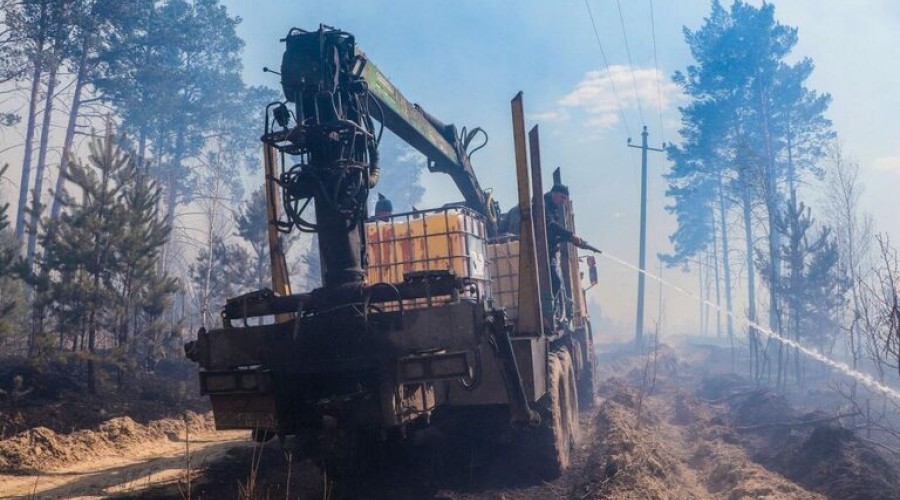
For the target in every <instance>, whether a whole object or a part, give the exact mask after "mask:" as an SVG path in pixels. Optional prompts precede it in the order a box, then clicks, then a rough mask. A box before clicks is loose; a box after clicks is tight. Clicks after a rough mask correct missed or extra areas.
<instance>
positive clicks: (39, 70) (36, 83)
mask: <svg viewBox="0 0 900 500" xmlns="http://www.w3.org/2000/svg"><path fill="white" fill-rule="evenodd" d="M47 5H48V2H47V1H46V0H45V1H43V2H41V17H40V21H39V22H38V39H37V41H36V46H35V55H34V70H33V71H32V73H31V96H30V97H29V99H28V120H27V123H26V124H25V151H24V153H23V156H22V180H21V181H20V182H19V203H18V207H17V210H16V243H17V244H19V245H21V244H22V237H23V236H24V235H25V206H26V205H27V203H28V186H29V183H30V181H31V158H32V155H33V153H34V150H33V148H32V144H33V143H34V122H35V120H36V117H37V103H38V97H39V95H38V94H39V93H40V88H41V76H42V75H43V74H44V69H43V54H44V41H45V33H44V29H45V22H46V17H47ZM33 343H34V339H30V340H29V346H28V352H29V355H30V354H31V351H32V349H33V347H34V346H33V345H32V344H33Z"/></svg>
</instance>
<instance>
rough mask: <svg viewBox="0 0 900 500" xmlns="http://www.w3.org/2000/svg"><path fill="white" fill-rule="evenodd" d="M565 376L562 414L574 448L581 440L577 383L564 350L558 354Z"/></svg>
mask: <svg viewBox="0 0 900 500" xmlns="http://www.w3.org/2000/svg"><path fill="white" fill-rule="evenodd" d="M559 357H560V361H561V362H562V368H563V373H564V374H565V386H566V407H565V411H564V412H563V413H564V414H565V416H566V422H567V424H568V426H569V438H570V441H571V444H570V446H572V447H575V445H577V444H578V442H579V441H580V440H581V424H580V423H579V422H578V393H579V391H578V382H577V380H576V378H575V366H574V362H573V360H572V356H571V355H570V354H569V352H568V351H567V350H565V349H563V350H562V351H560V353H559Z"/></svg>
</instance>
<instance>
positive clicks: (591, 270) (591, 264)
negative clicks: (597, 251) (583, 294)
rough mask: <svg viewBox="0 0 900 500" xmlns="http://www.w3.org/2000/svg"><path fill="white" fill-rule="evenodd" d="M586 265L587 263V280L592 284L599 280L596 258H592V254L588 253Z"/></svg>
mask: <svg viewBox="0 0 900 500" xmlns="http://www.w3.org/2000/svg"><path fill="white" fill-rule="evenodd" d="M587 265H588V281H590V282H591V286H594V285H596V284H597V283H599V282H600V279H599V278H598V277H597V259H596V258H594V256H593V255H588V257H587Z"/></svg>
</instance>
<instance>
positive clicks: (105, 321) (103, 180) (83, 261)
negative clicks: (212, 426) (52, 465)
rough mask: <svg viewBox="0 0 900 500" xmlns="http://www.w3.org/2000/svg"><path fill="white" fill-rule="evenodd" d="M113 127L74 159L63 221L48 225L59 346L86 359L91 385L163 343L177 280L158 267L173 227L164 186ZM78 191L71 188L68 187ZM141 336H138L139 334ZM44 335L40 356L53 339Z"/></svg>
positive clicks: (48, 269) (47, 265)
mask: <svg viewBox="0 0 900 500" xmlns="http://www.w3.org/2000/svg"><path fill="white" fill-rule="evenodd" d="M117 143H118V141H117V140H116V138H115V137H114V136H113V135H112V132H111V131H107V133H106V135H105V136H104V137H95V138H94V140H92V141H91V143H90V145H89V150H90V155H89V157H88V161H87V162H86V163H85V162H81V161H78V162H72V163H71V164H70V169H69V170H68V171H67V173H66V180H67V182H68V183H69V184H71V186H70V187H71V189H66V190H63V191H61V192H59V193H56V196H57V197H58V198H59V203H60V204H61V206H62V211H61V214H60V218H59V221H58V222H57V223H56V224H52V225H51V224H46V225H45V227H48V228H52V229H45V232H44V235H43V239H44V248H45V256H44V261H43V262H42V266H43V269H44V271H45V272H44V273H42V275H43V279H44V280H46V281H47V283H46V287H47V289H48V290H49V299H48V302H49V303H51V304H52V305H53V308H52V309H53V312H54V317H55V319H56V322H55V323H56V328H57V331H58V333H59V348H60V349H62V348H63V347H64V346H66V345H67V344H68V345H70V348H71V350H72V351H74V352H75V353H76V359H78V360H82V359H83V360H84V364H85V366H86V381H87V390H88V392H91V393H96V392H97V391H98V369H99V368H103V367H106V368H109V367H115V368H117V373H118V374H119V381H120V383H121V382H122V381H123V377H122V374H123V369H125V368H129V367H133V366H134V365H135V363H133V360H134V359H135V358H136V356H137V354H139V351H140V349H139V348H137V347H136V346H141V345H144V342H149V343H150V344H151V346H149V347H145V348H146V349H152V343H153V342H158V338H159V336H160V333H159V332H158V330H159V325H158V322H157V320H158V317H159V316H161V314H162V311H161V310H164V309H165V308H166V307H168V304H169V301H170V298H171V295H172V293H173V292H174V291H175V289H176V282H175V281H174V280H173V279H171V278H169V277H166V276H165V275H158V274H157V272H156V268H157V264H158V262H159V258H160V252H161V249H162V247H163V245H165V243H166V242H167V240H168V236H169V232H170V228H169V226H168V225H167V224H166V223H165V222H164V220H163V217H162V216H161V214H160V197H161V192H160V189H159V188H158V187H157V186H156V184H155V183H153V182H152V181H151V180H150V179H149V177H148V175H147V174H146V173H145V172H144V170H143V169H142V167H141V166H139V164H138V162H137V161H136V160H135V159H134V157H132V156H131V155H129V154H128V153H126V152H125V150H124V149H122V148H121V147H120V146H119V145H118V144H117ZM70 192H72V193H73V194H71V195H70V194H69V193H70ZM138 338H139V339H140V340H141V342H134V339H138ZM41 340H42V341H41V342H38V343H37V345H38V348H39V352H38V355H44V356H45V355H46V354H47V352H46V351H48V350H50V349H51V346H50V345H49V343H48V342H47V337H46V336H43V337H42V338H41Z"/></svg>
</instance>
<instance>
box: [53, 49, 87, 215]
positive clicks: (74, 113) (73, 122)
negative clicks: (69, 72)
mask: <svg viewBox="0 0 900 500" xmlns="http://www.w3.org/2000/svg"><path fill="white" fill-rule="evenodd" d="M87 49H88V47H87V42H85V43H84V44H82V47H81V60H80V61H79V63H78V75H77V76H76V77H75V90H74V95H73V96H72V106H71V108H69V122H68V123H67V124H66V138H65V139H64V140H63V150H62V158H61V159H60V162H59V174H58V175H57V176H56V189H55V190H54V196H53V200H52V202H51V205H50V220H51V221H52V222H56V220H57V219H58V218H59V211H60V209H61V208H62V206H61V205H60V203H59V200H58V196H59V195H60V193H62V191H63V187H64V186H65V182H66V172H67V171H68V170H69V160H70V156H71V154H72V143H73V142H74V141H75V127H76V126H77V125H78V114H79V113H80V112H81V92H82V91H83V90H84V80H85V73H86V70H85V64H86V63H87V60H86V59H87Z"/></svg>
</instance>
